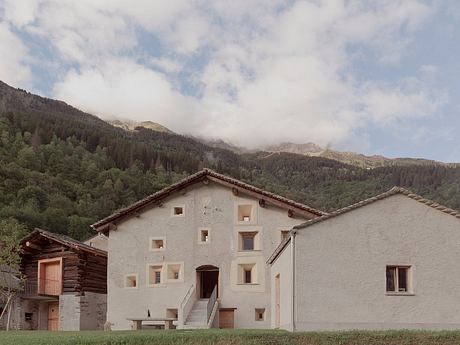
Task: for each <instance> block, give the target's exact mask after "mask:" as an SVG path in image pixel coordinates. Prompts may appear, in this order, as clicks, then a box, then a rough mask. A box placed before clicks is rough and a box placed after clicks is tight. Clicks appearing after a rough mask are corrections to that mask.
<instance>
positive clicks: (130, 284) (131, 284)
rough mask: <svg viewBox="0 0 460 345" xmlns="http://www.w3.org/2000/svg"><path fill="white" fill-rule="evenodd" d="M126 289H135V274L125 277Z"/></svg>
mask: <svg viewBox="0 0 460 345" xmlns="http://www.w3.org/2000/svg"><path fill="white" fill-rule="evenodd" d="M125 287H126V288H137V274H129V275H127V276H126V277H125Z"/></svg>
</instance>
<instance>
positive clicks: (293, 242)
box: [291, 230, 296, 332]
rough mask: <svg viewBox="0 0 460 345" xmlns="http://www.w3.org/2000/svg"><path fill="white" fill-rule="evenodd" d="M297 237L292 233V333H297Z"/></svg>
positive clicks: (294, 231) (293, 231)
mask: <svg viewBox="0 0 460 345" xmlns="http://www.w3.org/2000/svg"><path fill="white" fill-rule="evenodd" d="M295 235H296V230H292V231H291V262H292V271H291V277H292V279H291V281H292V292H291V313H292V315H291V320H292V331H293V332H295V329H296V327H295Z"/></svg>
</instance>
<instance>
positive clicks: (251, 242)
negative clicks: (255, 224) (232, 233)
mask: <svg viewBox="0 0 460 345" xmlns="http://www.w3.org/2000/svg"><path fill="white" fill-rule="evenodd" d="M238 235H239V250H256V249H257V246H256V242H257V235H258V233H257V231H252V232H243V231H241V232H239V233H238Z"/></svg>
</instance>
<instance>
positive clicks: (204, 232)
mask: <svg viewBox="0 0 460 345" xmlns="http://www.w3.org/2000/svg"><path fill="white" fill-rule="evenodd" d="M199 241H200V243H208V242H209V241H210V237H209V230H208V229H201V230H200V239H199Z"/></svg>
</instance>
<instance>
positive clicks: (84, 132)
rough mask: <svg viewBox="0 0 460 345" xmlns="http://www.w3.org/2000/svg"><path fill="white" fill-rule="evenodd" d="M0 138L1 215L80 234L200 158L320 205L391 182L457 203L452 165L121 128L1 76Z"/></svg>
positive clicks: (459, 175) (198, 164) (334, 204)
mask: <svg viewBox="0 0 460 345" xmlns="http://www.w3.org/2000/svg"><path fill="white" fill-rule="evenodd" d="M0 142H1V145H0V163H1V164H0V218H6V217H14V218H17V219H18V220H19V221H20V222H22V223H24V224H26V225H27V226H28V227H29V228H30V229H31V228H33V227H36V226H38V227H42V228H45V229H48V230H51V231H55V232H61V233H65V234H69V235H71V236H73V237H76V238H80V239H81V238H84V237H86V236H88V235H89V234H90V233H91V230H90V229H89V227H88V224H90V223H92V222H94V221H96V220H97V219H100V218H102V217H104V216H107V215H108V214H110V213H112V212H113V211H114V210H116V209H118V208H120V207H123V206H126V205H128V204H130V203H132V202H133V201H135V200H138V199H140V198H142V197H144V196H146V195H148V194H151V193H153V192H155V191H157V190H159V189H161V188H163V187H165V186H167V185H169V184H170V183H172V182H174V181H176V180H178V179H180V178H182V177H184V176H186V175H188V174H191V173H193V172H196V171H198V170H200V169H202V168H203V167H209V168H212V169H215V170H217V171H218V172H221V173H224V174H228V175H231V176H233V177H235V178H238V179H241V180H243V181H245V182H248V183H251V184H254V185H256V186H258V187H261V188H264V189H266V190H268V191H271V192H274V193H278V194H281V195H284V196H286V197H288V198H291V199H294V200H297V201H299V202H303V203H305V204H307V205H310V206H312V207H315V208H318V209H322V210H325V211H330V210H333V209H336V208H338V207H343V206H345V205H347V204H350V203H352V202H356V201H358V200H360V199H363V198H366V197H369V196H371V195H373V194H376V193H380V192H382V191H384V190H387V189H389V188H391V187H392V186H393V185H400V186H403V187H407V188H409V189H411V190H413V191H414V192H417V193H419V194H422V195H423V196H425V197H428V198H431V199H434V200H436V201H438V202H440V203H443V204H445V205H447V206H450V207H452V208H456V209H460V168H459V167H457V166H445V165H439V164H426V165H413V166H398V165H397V166H388V167H377V168H375V169H363V168H360V167H357V166H353V165H349V164H345V163H342V162H338V161H336V160H331V159H327V158H323V157H308V156H305V155H299V154H293V153H284V152H255V153H242V154H237V153H235V152H232V151H230V150H227V149H223V148H216V147H212V146H209V145H206V144H204V143H202V142H200V141H198V140H196V139H194V138H190V137H185V136H181V135H177V134H174V133H164V132H157V131H153V130H151V129H147V128H143V127H138V128H137V129H136V130H134V131H126V130H123V129H121V128H117V127H114V126H112V125H110V124H108V123H106V122H104V121H102V120H100V119H98V118H97V117H95V116H92V115H90V114H87V113H84V112H81V111H79V110H77V109H75V108H73V107H71V106H69V105H67V104H65V103H64V102H60V101H55V100H50V99H46V98H42V97H39V96H35V95H32V94H29V93H27V92H25V91H22V90H18V89H14V88H11V87H9V86H7V85H6V84H3V83H0Z"/></svg>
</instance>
